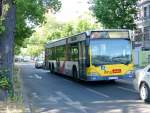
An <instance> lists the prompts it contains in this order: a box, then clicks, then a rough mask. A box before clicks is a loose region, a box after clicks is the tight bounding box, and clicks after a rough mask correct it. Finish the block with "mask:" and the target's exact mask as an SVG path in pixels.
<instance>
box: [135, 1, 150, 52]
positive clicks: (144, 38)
mask: <svg viewBox="0 0 150 113" xmlns="http://www.w3.org/2000/svg"><path fill="white" fill-rule="evenodd" d="M137 6H138V13H137V18H136V20H135V23H136V24H137V28H138V34H137V35H138V37H140V38H139V40H140V41H141V42H142V46H143V48H144V49H150V0H139V1H138V5H137Z"/></svg>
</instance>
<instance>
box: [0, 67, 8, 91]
mask: <svg viewBox="0 0 150 113" xmlns="http://www.w3.org/2000/svg"><path fill="white" fill-rule="evenodd" d="M0 88H2V89H4V90H9V88H10V83H9V79H8V71H7V70H6V69H0Z"/></svg>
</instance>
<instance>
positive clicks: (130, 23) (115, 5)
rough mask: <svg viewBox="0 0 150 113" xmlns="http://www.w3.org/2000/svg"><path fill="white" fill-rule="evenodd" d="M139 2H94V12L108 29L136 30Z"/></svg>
mask: <svg viewBox="0 0 150 113" xmlns="http://www.w3.org/2000/svg"><path fill="white" fill-rule="evenodd" d="M136 2H137V0H92V4H93V5H92V7H91V9H92V11H93V13H94V15H95V16H96V18H97V20H98V21H99V22H101V23H102V24H103V25H104V26H105V27H106V28H127V29H133V28H135V27H136V26H135V24H134V15H135V14H136V12H137V9H136Z"/></svg>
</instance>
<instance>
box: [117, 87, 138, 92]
mask: <svg viewBox="0 0 150 113" xmlns="http://www.w3.org/2000/svg"><path fill="white" fill-rule="evenodd" d="M117 88H119V89H122V90H125V91H129V92H133V93H137V91H136V90H133V89H129V88H125V87H121V86H118V87H117Z"/></svg>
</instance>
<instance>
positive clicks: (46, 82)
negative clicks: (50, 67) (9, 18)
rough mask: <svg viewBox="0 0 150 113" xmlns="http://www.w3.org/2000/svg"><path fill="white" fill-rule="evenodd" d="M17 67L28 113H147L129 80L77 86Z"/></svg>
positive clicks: (149, 107)
mask: <svg viewBox="0 0 150 113" xmlns="http://www.w3.org/2000/svg"><path fill="white" fill-rule="evenodd" d="M19 66H20V68H21V76H22V81H23V92H24V101H25V105H26V111H27V112H29V113H30V112H31V113H150V104H145V103H143V102H142V101H141V100H140V99H139V96H138V93H137V92H136V91H135V90H134V88H133V84H132V81H131V80H120V81H117V82H115V83H111V82H96V83H95V82H92V83H91V82H87V83H83V82H81V83H78V82H74V81H73V80H72V79H71V78H68V77H65V76H62V75H54V74H50V73H49V71H46V70H42V69H35V68H34V65H33V64H31V63H26V64H19Z"/></svg>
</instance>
